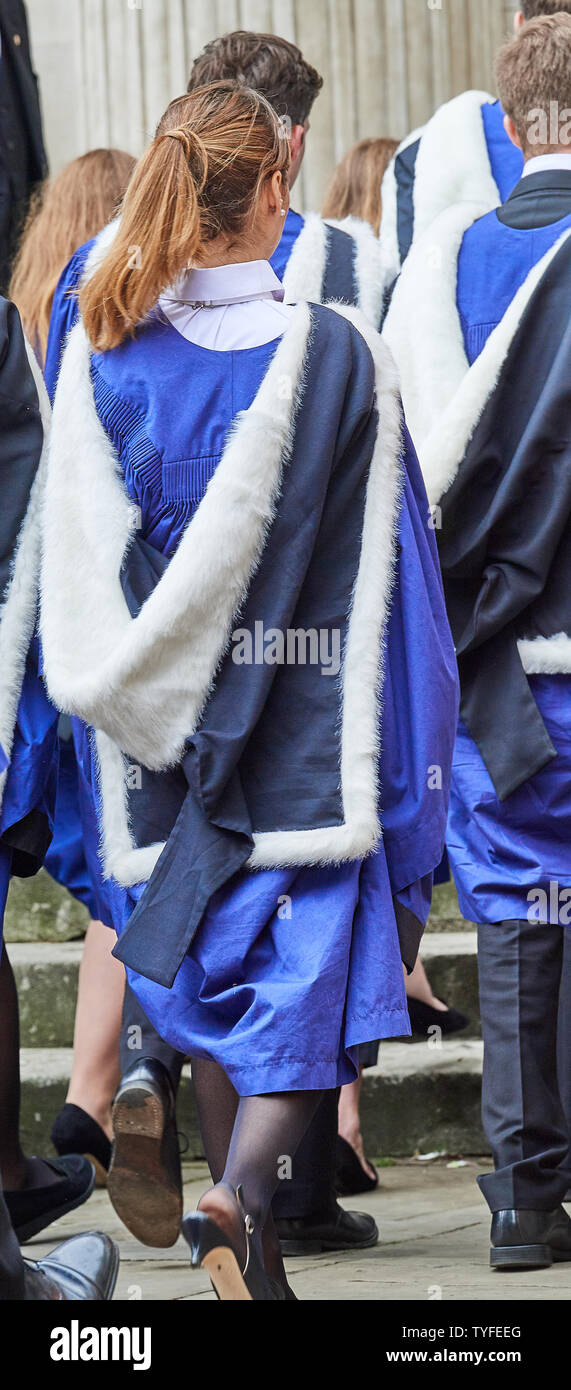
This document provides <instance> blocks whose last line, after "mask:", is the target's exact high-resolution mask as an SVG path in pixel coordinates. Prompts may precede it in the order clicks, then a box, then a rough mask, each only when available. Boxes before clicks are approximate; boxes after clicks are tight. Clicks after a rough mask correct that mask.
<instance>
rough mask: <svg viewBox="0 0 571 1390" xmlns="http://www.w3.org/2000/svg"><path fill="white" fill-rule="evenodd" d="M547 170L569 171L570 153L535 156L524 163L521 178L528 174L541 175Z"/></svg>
mask: <svg viewBox="0 0 571 1390" xmlns="http://www.w3.org/2000/svg"><path fill="white" fill-rule="evenodd" d="M549 169H571V153H569V154H536V155H534V157H533V159H528V160H527V161H526V163H525V165H524V170H523V175H522V177H523V178H524V179H525V178H527V176H528V175H529V174H543V173H545V172H546V171H549Z"/></svg>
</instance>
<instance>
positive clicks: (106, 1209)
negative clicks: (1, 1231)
mask: <svg viewBox="0 0 571 1390" xmlns="http://www.w3.org/2000/svg"><path fill="white" fill-rule="evenodd" d="M486 1166H487V1164H485V1163H479V1162H477V1161H475V1162H473V1163H471V1164H470V1166H468V1167H464V1168H447V1167H446V1162H445V1161H444V1160H441V1161H438V1162H437V1163H430V1164H425V1163H418V1162H399V1163H397V1164H395V1165H394V1166H393V1167H388V1168H382V1169H381V1170H380V1187H379V1189H378V1190H377V1192H375V1193H374V1194H373V1196H371V1197H362V1198H360V1199H353V1200H352V1201H349V1202H346V1203H345V1205H347V1206H349V1207H350V1206H353V1207H361V1209H362V1210H366V1211H370V1212H372V1213H373V1214H374V1216H375V1218H376V1220H377V1223H378V1225H379V1227H380V1231H381V1241H380V1244H379V1245H378V1246H377V1247H376V1249H374V1250H364V1251H361V1252H356V1253H355V1254H354V1255H320V1256H312V1257H308V1258H306V1259H299V1260H290V1261H289V1263H288V1268H289V1273H290V1278H291V1283H292V1285H293V1288H294V1289H295V1292H296V1294H297V1296H298V1298H299V1299H302V1300H306V1301H311V1300H312V1299H314V1300H320V1301H324V1302H336V1301H342V1302H346V1301H353V1300H359V1299H365V1300H368V1301H383V1300H393V1299H409V1300H414V1301H417V1302H426V1301H428V1300H431V1299H443V1300H447V1301H451V1302H454V1301H458V1300H461V1299H473V1300H479V1299H494V1300H497V1301H499V1302H502V1301H505V1300H512V1299H513V1300H515V1299H529V1300H539V1299H544V1300H554V1299H557V1300H558V1299H561V1300H563V1299H565V1300H569V1299H570V1298H571V1267H570V1266H566V1265H559V1266H555V1265H554V1266H553V1268H552V1269H549V1270H544V1271H539V1272H535V1273H532V1272H529V1273H525V1274H516V1275H514V1274H508V1275H505V1274H503V1275H502V1274H492V1273H491V1271H490V1270H489V1267H488V1231H489V1220H488V1215H487V1209H486V1207H485V1205H484V1202H483V1199H482V1198H481V1197H480V1196H479V1193H478V1189H477V1187H476V1184H475V1178H476V1174H477V1173H478V1172H481V1171H483V1170H484V1169H485V1168H486ZM185 1178H186V1182H185V1206H186V1208H187V1209H189V1208H192V1207H193V1206H195V1205H196V1202H197V1200H198V1198H199V1196H200V1195H201V1193H202V1192H203V1191H204V1189H205V1187H206V1186H207V1185H208V1181H207V1175H206V1169H205V1168H204V1167H203V1166H202V1165H200V1164H193V1165H188V1166H187V1167H186V1168H185ZM87 1227H91V1228H94V1227H99V1228H100V1229H101V1230H105V1231H108V1232H109V1234H110V1235H112V1236H113V1237H114V1238H115V1239H116V1240H118V1242H119V1244H120V1247H121V1272H120V1275H119V1281H118V1284H117V1293H116V1297H117V1298H119V1299H151V1300H153V1301H155V1300H163V1299H168V1300H175V1299H176V1300H186V1299H207V1298H212V1297H213V1294H212V1292H211V1290H210V1286H209V1283H208V1280H207V1279H206V1278H205V1277H204V1276H203V1275H202V1273H201V1272H200V1271H194V1270H191V1269H190V1266H189V1262H188V1257H187V1251H186V1246H185V1244H184V1241H182V1240H180V1241H179V1242H178V1244H177V1245H176V1246H175V1247H174V1248H173V1249H172V1250H164V1251H163V1250H155V1251H153V1250H148V1249H146V1248H145V1247H143V1246H141V1245H139V1244H138V1242H137V1241H135V1240H133V1239H132V1237H131V1236H130V1235H129V1234H128V1232H127V1231H126V1230H125V1227H124V1226H123V1225H122V1224H121V1222H120V1221H119V1220H118V1219H117V1217H116V1216H115V1213H114V1211H113V1209H112V1207H111V1205H110V1203H109V1200H108V1197H107V1194H106V1192H101V1191H99V1192H96V1193H95V1194H94V1196H93V1197H92V1198H91V1200H90V1202H89V1203H88V1205H87V1206H86V1207H83V1208H82V1209H80V1210H79V1211H77V1212H74V1213H72V1214H71V1215H70V1216H68V1217H65V1218H64V1219H63V1220H62V1221H60V1222H58V1223H57V1225H54V1226H53V1227H51V1228H50V1236H52V1237H53V1238H52V1239H51V1240H50V1242H49V1243H48V1242H46V1241H43V1240H41V1239H39V1240H35V1241H32V1242H31V1243H30V1244H29V1245H28V1246H26V1250H25V1253H26V1254H27V1255H29V1256H30V1257H31V1258H39V1257H41V1255H43V1254H46V1253H47V1251H48V1249H51V1248H52V1247H53V1244H54V1243H55V1242H56V1241H57V1240H62V1239H65V1237H66V1236H69V1235H74V1234H75V1233H76V1232H78V1231H81V1230H85V1229H86V1228H87Z"/></svg>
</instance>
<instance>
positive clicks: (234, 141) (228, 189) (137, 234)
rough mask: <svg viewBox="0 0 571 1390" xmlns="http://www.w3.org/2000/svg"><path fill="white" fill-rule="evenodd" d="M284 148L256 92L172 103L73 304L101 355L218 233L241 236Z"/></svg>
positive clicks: (279, 167)
mask: <svg viewBox="0 0 571 1390" xmlns="http://www.w3.org/2000/svg"><path fill="white" fill-rule="evenodd" d="M289 160H290V152H289V142H288V139H287V134H286V131H285V129H284V127H283V125H282V123H280V121H279V120H278V117H277V115H276V113H275V111H274V109H273V107H272V106H270V104H269V102H268V101H266V99H265V97H262V96H260V94H259V93H258V92H254V91H252V90H251V89H250V88H249V87H245V86H244V85H243V84H241V83H239V82H213V83H211V84H210V86H208V87H201V88H199V89H197V91H195V92H192V93H191V94H190V95H189V96H184V97H178V98H177V100H176V101H173V102H171V104H170V106H169V107H168V108H167V110H166V111H165V114H164V116H163V117H162V120H161V121H160V123H159V126H158V128H157V133H156V136H155V139H154V140H153V142H152V144H151V145H150V147H149V149H148V150H147V151H146V153H145V154H144V155H143V156H142V158H141V159H140V160H139V162H138V164H137V166H136V169H135V172H134V174H133V177H132V179H131V182H130V184H129V187H128V189H127V193H126V195H125V200H124V204H123V213H122V216H121V222H120V224H119V229H118V232H117V235H116V237H115V239H114V241H113V244H112V246H111V247H110V249H109V251H108V252H107V255H106V256H105V257H104V259H103V261H102V263H101V265H100V266H99V268H98V269H97V270H96V272H95V274H94V275H93V276H92V277H91V279H90V280H89V281H88V282H87V284H86V285H85V286H84V287H83V289H82V290H81V293H80V296H79V305H80V309H81V314H82V317H83V322H84V324H85V329H86V332H87V335H88V338H89V340H90V342H91V344H92V346H93V347H94V349H95V350H96V351H97V352H106V351H108V350H109V349H110V348H113V347H117V346H118V345H119V343H122V342H123V340H124V339H125V338H126V337H127V336H129V335H130V336H133V334H134V332H135V330H136V328H137V327H138V326H139V324H141V323H142V322H143V320H144V319H145V318H146V317H147V315H148V314H149V313H150V311H151V310H152V309H153V308H154V306H155V305H156V303H157V300H158V298H159V295H160V294H162V292H163V290H165V289H166V288H167V287H168V286H169V285H172V284H173V283H174V281H175V280H177V279H178V277H179V276H180V275H181V274H182V273H183V272H184V271H185V270H186V269H187V268H188V267H189V266H191V265H192V264H193V263H196V261H197V259H198V258H199V255H200V248H201V247H202V246H204V245H205V243H207V242H209V241H212V240H213V239H214V238H215V237H217V236H220V235H222V234H223V235H225V236H228V237H230V238H231V237H237V236H242V235H243V234H244V231H245V229H246V227H247V225H248V221H249V219H250V217H251V214H252V213H253V211H254V209H255V205H256V201H257V198H258V195H259V192H260V190H261V188H262V185H263V184H264V182H265V181H266V179H268V178H270V177H271V176H272V174H274V173H275V172H276V171H279V172H280V173H281V174H282V175H283V176H284V177H285V175H286V173H287V170H288V167H289Z"/></svg>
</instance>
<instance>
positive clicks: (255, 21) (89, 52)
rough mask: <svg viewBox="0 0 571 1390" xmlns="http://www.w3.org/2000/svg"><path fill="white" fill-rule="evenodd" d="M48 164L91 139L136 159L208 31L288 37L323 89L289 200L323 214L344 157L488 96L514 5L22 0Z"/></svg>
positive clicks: (452, 0)
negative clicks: (364, 143) (469, 92)
mask: <svg viewBox="0 0 571 1390" xmlns="http://www.w3.org/2000/svg"><path fill="white" fill-rule="evenodd" d="M27 7H28V14H29V22H30V30H31V36H32V45H33V51H34V57H35V64H36V68H37V71H38V73H39V77H40V83H41V90H42V99H43V107H44V116H45V127H46V137H47V145H48V151H49V155H50V160H51V166H52V169H53V170H54V171H57V170H58V169H60V168H61V167H62V165H63V164H65V163H66V162H67V161H68V160H69V159H73V158H74V157H75V156H76V155H78V154H82V153H83V152H84V151H85V150H87V149H89V148H92V147H93V146H95V145H109V144H112V145H117V146H120V147H123V148H125V149H128V150H130V151H132V152H133V153H134V154H137V153H139V152H140V150H141V149H142V147H143V145H144V144H145V142H146V141H147V140H148V138H149V137H150V136H151V135H152V132H153V129H154V126H155V124H156V122H157V119H158V117H159V116H160V114H161V112H162V111H163V110H164V108H165V106H166V105H167V103H168V102H169V101H170V100H171V98H172V97H173V96H177V95H178V94H179V93H181V92H182V91H184V89H185V86H186V81H187V76H188V71H189V68H190V64H191V61H192V58H193V56H195V55H196V54H197V53H198V52H200V50H201V48H202V46H203V44H204V43H206V42H207V40H208V39H211V38H213V37H214V36H215V35H216V34H220V33H224V32H226V31H228V30H229V29H235V28H246V29H263V30H272V31H274V32H276V33H281V34H283V35H284V36H285V37H286V38H291V39H293V40H295V42H296V43H298V44H299V45H300V47H301V48H302V49H303V52H304V54H305V55H306V57H307V58H308V59H309V60H310V62H312V63H314V64H315V66H316V67H317V68H319V70H320V71H321V72H322V74H323V76H324V78H325V82H326V85H325V89H324V91H323V92H322V94H321V96H320V98H319V100H318V102H317V104H316V106H315V108H314V113H313V117H312V131H311V138H310V142H309V146H308V154H307V158H306V162H305V166H304V172H303V182H302V184H301V186H300V190H299V193H298V196H297V197H296V203H297V205H298V206H300V207H302V206H305V207H307V208H309V207H314V208H318V207H319V205H320V201H321V197H322V194H323V190H324V187H325V184H326V183H327V180H328V178H329V176H330V174H331V172H332V170H333V168H334V166H335V164H336V162H337V160H338V159H339V158H340V157H341V155H342V154H343V153H344V151H345V150H346V149H348V148H349V146H350V145H351V144H353V142H354V141H355V140H357V139H360V138H361V137H362V136H365V135H394V136H395V137H398V138H400V137H402V136H403V135H404V134H406V132H407V131H408V130H410V129H412V128H413V127H414V126H416V125H419V124H421V123H422V122H423V121H425V120H426V119H427V117H428V116H429V115H430V114H431V112H432V111H433V110H434V109H435V107H436V106H438V105H439V104H440V103H441V102H443V101H446V100H447V99H448V98H449V97H451V96H454V95H455V94H456V93H457V92H460V91H462V90H463V89H464V88H466V87H476V86H477V87H484V88H490V86H491V85H492V84H493V55H494V52H495V50H496V49H497V47H498V46H499V44H500V43H501V42H502V40H503V39H504V38H505V37H506V36H507V35H508V34H509V32H510V26H511V17H512V14H513V12H514V10H515V9H516V8H517V4H516V2H515V0H27Z"/></svg>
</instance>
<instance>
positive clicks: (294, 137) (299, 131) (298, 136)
mask: <svg viewBox="0 0 571 1390" xmlns="http://www.w3.org/2000/svg"><path fill="white" fill-rule="evenodd" d="M304 146H305V126H303V125H292V128H291V135H290V137H289V147H290V150H291V162H292V164H295V162H296V160H297V159H298V158H299V156H300V154H301V153H302V151H303V149H304Z"/></svg>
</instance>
